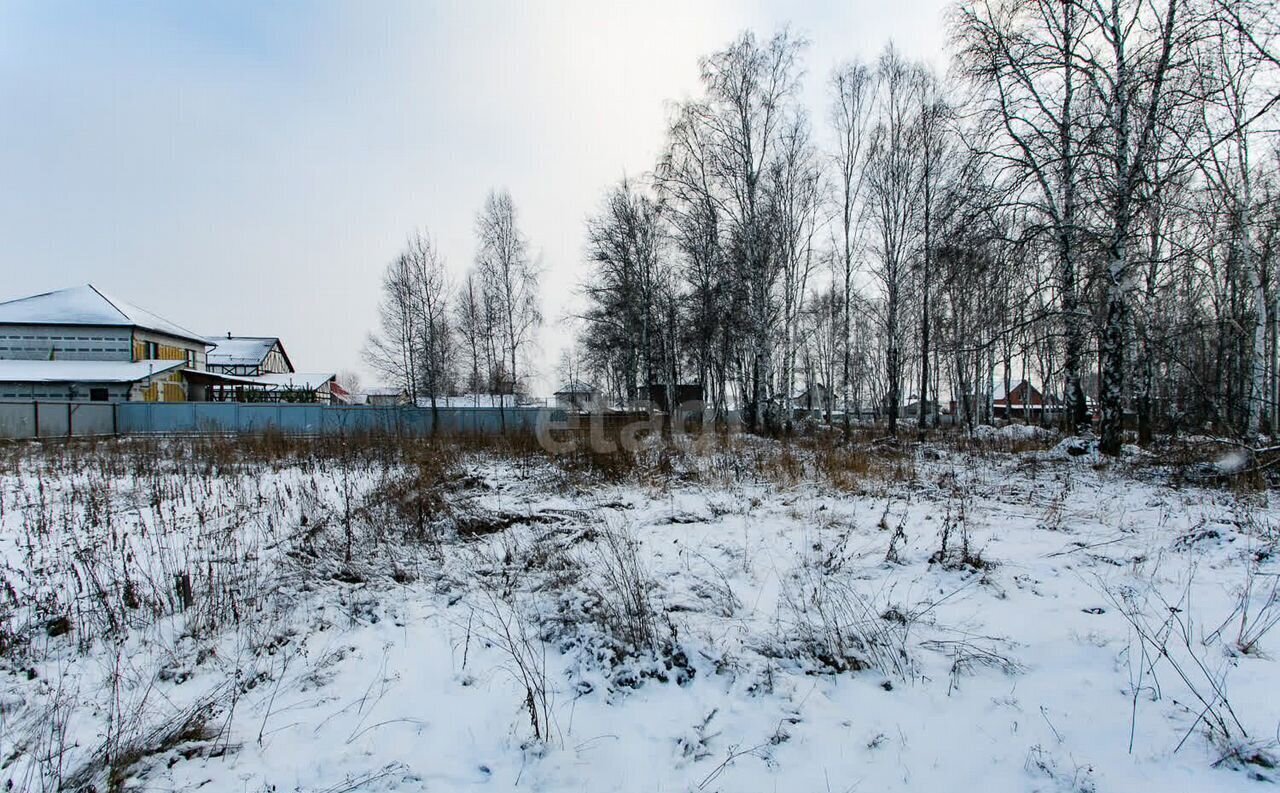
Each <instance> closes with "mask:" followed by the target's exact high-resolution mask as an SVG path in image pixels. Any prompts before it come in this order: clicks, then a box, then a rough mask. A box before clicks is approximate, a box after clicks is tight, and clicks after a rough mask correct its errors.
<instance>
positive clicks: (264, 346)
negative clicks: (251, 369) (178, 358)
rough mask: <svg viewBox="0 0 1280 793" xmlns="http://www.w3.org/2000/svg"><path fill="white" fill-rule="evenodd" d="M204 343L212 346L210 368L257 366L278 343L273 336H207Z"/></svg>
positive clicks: (209, 357) (209, 359) (209, 358)
mask: <svg viewBox="0 0 1280 793" xmlns="http://www.w3.org/2000/svg"><path fill="white" fill-rule="evenodd" d="M205 341H206V342H208V343H209V344H212V345H214V347H213V349H212V350H210V351H209V356H208V361H209V364H210V365H212V366H257V365H258V364H260V363H262V361H263V360H264V359H265V358H266V357H267V355H268V354H269V353H270V352H271V349H272V348H273V347H275V346H276V345H277V344H279V343H280V340H279V339H278V338H275V337H274V336H209V337H208V338H206V339H205ZM281 349H283V347H281Z"/></svg>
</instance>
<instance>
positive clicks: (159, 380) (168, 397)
mask: <svg viewBox="0 0 1280 793" xmlns="http://www.w3.org/2000/svg"><path fill="white" fill-rule="evenodd" d="M162 393H163V394H164V399H163V400H161V399H160V395H161V394H162ZM142 401H143V402H161V401H164V402H186V401H187V389H186V385H185V383H184V382H183V379H182V375H181V374H180V373H178V372H171V373H170V374H167V375H160V376H157V377H156V378H154V379H153V380H152V381H151V385H148V386H147V387H146V388H144V389H142Z"/></svg>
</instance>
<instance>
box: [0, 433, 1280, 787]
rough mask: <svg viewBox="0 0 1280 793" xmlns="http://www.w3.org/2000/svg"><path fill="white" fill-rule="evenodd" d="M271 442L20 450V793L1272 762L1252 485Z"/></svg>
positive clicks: (762, 453) (1188, 774) (11, 661)
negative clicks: (1210, 486)
mask: <svg viewBox="0 0 1280 793" xmlns="http://www.w3.org/2000/svg"><path fill="white" fill-rule="evenodd" d="M278 445H279V446H280V447H281V448H271V444H269V443H267V442H262V443H258V444H252V445H251V444H239V445H237V444H234V443H231V442H228V441H217V442H213V441H204V442H195V441H190V442H187V441H184V442H177V441H174V442H170V443H164V444H160V445H157V444H155V443H140V442H139V443H126V442H121V443H111V444H100V445H97V446H72V447H66V448H62V447H50V448H49V449H47V450H42V449H41V447H38V446H11V447H7V448H5V449H3V450H0V559H2V560H3V586H2V589H3V591H2V592H0V598H2V600H3V603H2V605H0V649H3V657H4V661H5V674H4V675H3V677H2V678H0V679H2V681H3V682H2V683H0V757H2V758H3V760H2V761H0V762H2V763H3V767H2V771H0V777H2V778H3V780H5V783H7V784H8V785H9V787H7V788H6V789H12V790H31V791H38V790H56V789H60V788H62V789H86V790H87V789H94V790H98V791H104V790H112V789H118V790H155V791H161V790H163V791H169V790H195V789H201V790H211V791H212V790H219V791H221V790H228V791H328V792H329V793H336V792H337V791H357V790H358V791H366V790H368V791H383V790H437V791H450V790H471V789H476V790H513V789H528V790H544V791H561V790H565V791H568V790H573V791H605V790H627V791H699V790H703V791H775V790H777V791H828V790H829V791H884V790H903V791H907V790H910V791H952V790H986V791H1027V790H1039V791H1095V790H1096V791H1142V790H1161V791H1191V790H1195V791H1219V790H1221V791H1226V790H1251V789H1255V788H1256V787H1257V785H1258V784H1259V780H1268V781H1275V780H1276V779H1278V778H1280V774H1278V773H1277V772H1276V771H1275V770H1274V769H1273V768H1272V760H1273V758H1274V757H1276V755H1277V737H1278V736H1277V733H1278V730H1280V696H1277V694H1276V692H1277V691H1280V666H1277V662H1276V660H1275V656H1276V654H1277V653H1280V631H1273V632H1272V633H1270V634H1268V633H1267V630H1268V629H1269V628H1271V627H1272V625H1273V624H1274V623H1275V622H1276V621H1277V620H1278V619H1280V602H1277V589H1276V582H1277V573H1278V572H1280V566H1278V564H1277V561H1276V557H1275V555H1274V552H1275V550H1276V545H1277V541H1278V540H1280V534H1278V530H1277V526H1280V511H1278V509H1277V505H1276V503H1275V500H1274V499H1273V498H1272V497H1271V495H1270V494H1269V493H1267V492H1249V491H1244V490H1239V491H1236V490H1231V489H1227V488H1215V489H1206V488H1196V487H1188V486H1184V485H1179V484H1177V480H1176V478H1174V477H1172V476H1171V475H1170V471H1169V470H1167V469H1164V468H1161V467H1160V466H1157V465H1154V464H1153V463H1152V462H1151V461H1150V460H1147V459H1142V458H1137V459H1131V460H1129V461H1127V462H1123V463H1117V464H1114V465H1102V464H1099V463H1098V461H1097V459H1096V458H1094V457H1093V456H1092V455H1088V454H1085V455H1080V456H1073V455H1068V454H1065V453H1064V452H1063V450H1062V449H1061V448H1059V449H1058V450H1057V451H1053V450H1052V447H1053V440H1052V439H1042V438H1035V437H1031V435H1030V434H1026V435H1025V436H1024V437H1012V436H1010V435H1008V434H1003V435H1002V434H1000V433H994V434H991V436H990V437H988V438H986V439H985V440H984V441H981V442H979V443H977V444H976V445H974V446H972V447H965V448H959V447H956V446H954V445H945V446H944V445H939V446H920V447H907V448H904V449H903V450H902V451H884V450H881V451H877V450H876V449H875V448H874V447H871V446H866V447H860V448H859V449H855V450H852V451H842V450H838V449H818V450H817V451H814V450H813V449H811V448H809V447H806V446H803V445H800V446H795V447H789V448H787V447H783V446H781V445H779V444H776V443H773V442H766V441H761V440H750V439H746V438H738V439H736V440H734V441H732V442H731V444H730V445H728V446H727V447H721V448H718V449H714V450H708V451H693V450H690V449H687V448H684V449H680V450H672V449H669V448H665V447H660V446H653V447H650V448H647V449H646V450H644V451H643V452H641V453H640V454H639V455H638V457H637V458H634V459H633V458H631V457H628V456H624V457H622V458H620V457H617V456H594V457H593V456H590V455H581V454H579V455H568V456H566V457H564V458H560V459H553V458H550V457H548V456H546V455H542V454H539V453H537V452H533V451H529V450H507V451H499V450H485V449H478V448H470V449H453V448H444V447H439V446H425V447H410V448H407V449H406V448H399V447H395V448H382V447H377V446H376V445H374V446H369V447H368V448H364V447H351V446H340V445H335V444H334V443H328V444H326V445H325V446H324V448H322V449H310V448H308V447H306V446H298V445H295V444H289V443H287V442H279V444H278ZM1015 448H1016V449H1022V450H1021V451H1013V449H1015Z"/></svg>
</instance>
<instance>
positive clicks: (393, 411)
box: [116, 402, 565, 436]
mask: <svg viewBox="0 0 1280 793" xmlns="http://www.w3.org/2000/svg"><path fill="white" fill-rule="evenodd" d="M116 409H117V410H118V411H119V414H118V415H119V427H120V432H121V433H148V432H159V433H192V432H225V433H258V432H266V431H268V430H274V431H279V432H284V433H289V434H298V435H319V434H331V435H339V434H351V435H361V434H389V435H410V436H423V435H430V434H432V433H433V432H435V431H436V421H435V420H434V419H433V416H432V411H431V409H430V408H413V407H390V406H388V407H370V406H363V405H362V406H350V405H291V404H261V403H251V404H237V403H234V402H188V403H184V404H165V403H159V402H151V403H142V402H122V403H119V404H117V405H116ZM438 415H439V431H440V432H442V433H446V434H470V433H499V432H503V431H504V430H505V431H507V432H525V431H527V432H532V431H534V430H536V429H537V427H538V422H539V420H540V418H545V419H549V420H551V421H558V422H563V421H564V420H565V413H564V411H562V410H551V409H548V408H506V409H504V410H502V411H501V412H499V410H498V408H440V409H439V411H438Z"/></svg>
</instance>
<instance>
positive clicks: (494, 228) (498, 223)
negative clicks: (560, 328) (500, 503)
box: [365, 190, 542, 418]
mask: <svg viewBox="0 0 1280 793" xmlns="http://www.w3.org/2000/svg"><path fill="white" fill-rule="evenodd" d="M475 235H476V254H475V260H474V262H473V264H472V266H471V267H470V268H469V269H468V270H467V272H466V274H465V275H464V276H463V278H462V280H461V283H454V281H453V279H452V278H451V277H450V274H449V270H448V268H447V266H446V263H445V259H444V256H443V255H442V254H441V253H440V250H439V248H438V247H437V246H436V244H435V242H434V240H433V239H432V238H431V236H430V235H429V234H428V233H427V232H425V231H417V232H414V233H413V234H412V235H411V236H410V237H409V240H408V242H407V244H406V246H405V248H404V250H403V251H402V252H401V253H400V254H399V255H398V256H397V257H396V258H395V259H394V260H393V261H392V262H391V263H390V264H389V265H387V267H386V270H385V271H384V272H383V276H382V299H381V301H380V302H379V304H378V320H379V328H378V331H377V332H376V333H373V334H370V336H369V339H368V342H367V343H366V345H365V349H366V353H367V356H368V359H369V361H370V364H371V366H372V367H373V368H374V369H375V370H376V371H377V372H378V374H379V375H381V376H382V377H383V378H385V380H386V382H387V383H388V384H389V385H391V386H393V387H395V388H398V389H401V390H403V391H404V393H405V394H406V395H408V397H409V399H410V401H411V402H412V403H413V404H415V405H418V404H422V403H424V402H425V403H429V404H430V406H431V409H432V411H433V412H434V411H436V410H438V408H439V400H440V398H441V397H443V396H445V395H449V394H456V393H466V394H472V395H476V396H477V397H478V396H479V395H488V396H492V397H495V398H496V399H495V401H496V403H497V404H498V405H499V406H502V405H504V404H506V403H507V400H508V399H510V400H511V404H514V403H515V400H516V399H517V398H518V396H519V395H521V394H523V393H524V392H525V390H526V386H527V383H528V378H529V371H528V358H529V354H530V352H531V349H532V346H533V344H534V335H535V333H536V332H537V329H538V327H539V326H540V325H541V323H542V314H541V309H540V308H539V302H538V279H539V273H538V269H537V267H536V265H535V263H534V261H533V259H532V257H531V256H530V252H529V241H528V239H527V238H526V237H525V236H524V234H523V232H521V230H520V226H519V222H518V217H517V212H516V207H515V203H514V202H513V201H512V199H511V194H510V193H509V192H507V191H505V190H503V191H492V192H490V193H489V195H488V197H487V198H486V199H485V203H484V207H483V208H482V209H481V210H480V212H479V213H478V214H477V215H476V222H475ZM504 418H505V415H504Z"/></svg>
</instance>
